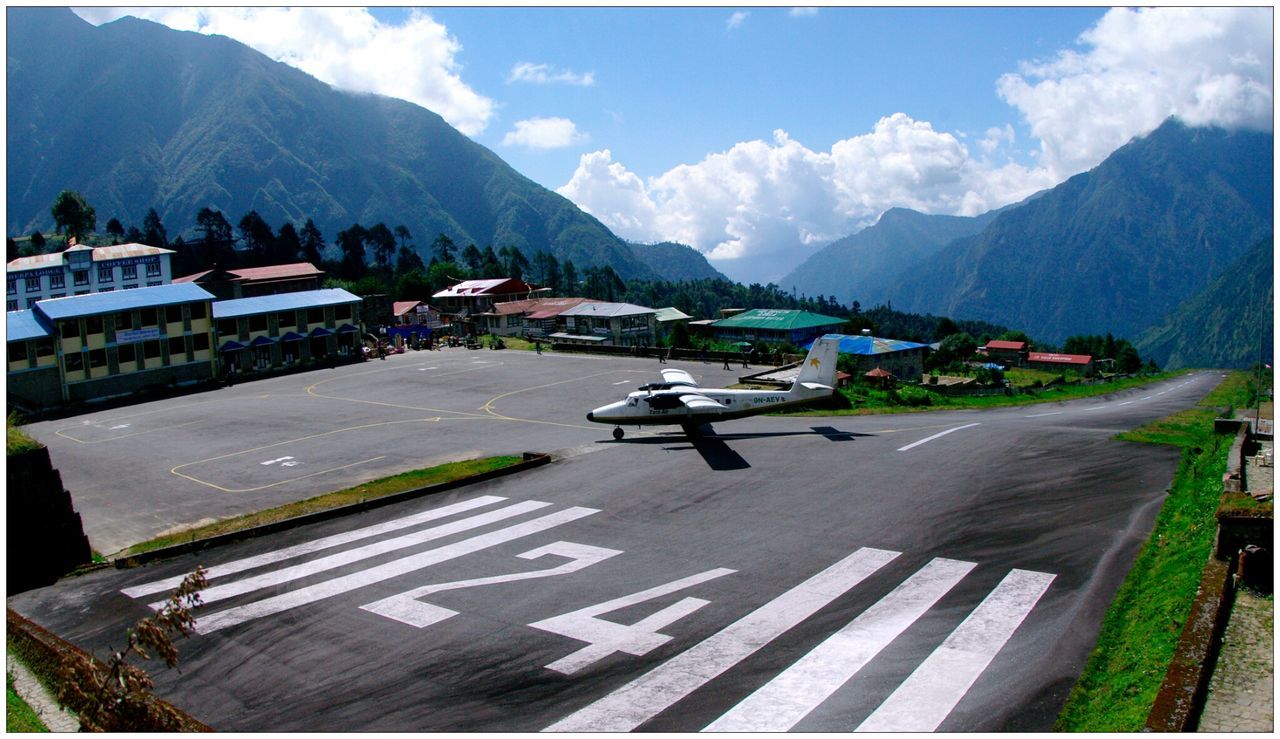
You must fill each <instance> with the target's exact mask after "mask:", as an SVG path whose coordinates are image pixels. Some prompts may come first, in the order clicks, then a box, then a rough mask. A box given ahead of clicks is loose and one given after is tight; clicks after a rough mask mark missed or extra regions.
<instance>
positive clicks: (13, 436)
mask: <svg viewBox="0 0 1280 739" xmlns="http://www.w3.org/2000/svg"><path fill="white" fill-rule="evenodd" d="M21 425H22V419H21V418H20V417H19V416H18V413H17V411H13V412H10V413H9V415H8V417H7V418H6V419H5V431H6V436H7V439H6V443H5V446H6V454H22V453H23V452H29V451H31V450H32V449H39V448H40V447H41V446H42V444H41V443H40V442H38V441H36V440H35V439H33V438H31V437H30V436H29V435H27V432H25V431H23V430H22V429H21V428H19V427H20V426H21Z"/></svg>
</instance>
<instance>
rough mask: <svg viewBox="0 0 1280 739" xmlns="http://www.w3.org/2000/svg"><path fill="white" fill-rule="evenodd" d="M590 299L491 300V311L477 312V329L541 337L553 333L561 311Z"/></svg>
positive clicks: (511, 334) (504, 334)
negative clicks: (478, 316)
mask: <svg viewBox="0 0 1280 739" xmlns="http://www.w3.org/2000/svg"><path fill="white" fill-rule="evenodd" d="M595 302H598V301H596V300H592V299H591V298H529V299H527V300H509V301H507V302H505V303H495V304H494V306H493V310H491V311H489V312H487V313H482V314H480V319H481V323H480V326H481V330H482V331H485V332H488V333H492V334H498V335H500V336H531V337H543V336H547V335H548V334H551V333H554V332H555V330H556V319H557V318H558V317H559V316H560V314H561V313H563V312H565V311H567V310H569V309H570V308H573V307H575V306H578V305H581V304H583V303H595Z"/></svg>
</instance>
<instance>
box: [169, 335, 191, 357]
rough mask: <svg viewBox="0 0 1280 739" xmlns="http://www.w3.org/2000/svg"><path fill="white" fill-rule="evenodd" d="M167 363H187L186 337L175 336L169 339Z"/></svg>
mask: <svg viewBox="0 0 1280 739" xmlns="http://www.w3.org/2000/svg"><path fill="white" fill-rule="evenodd" d="M169 361H171V362H185V361H187V337H185V336H175V337H173V338H172V339H169Z"/></svg>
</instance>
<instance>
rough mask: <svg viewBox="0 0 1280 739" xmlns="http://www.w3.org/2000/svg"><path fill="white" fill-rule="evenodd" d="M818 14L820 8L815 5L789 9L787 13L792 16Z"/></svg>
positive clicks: (804, 16) (803, 16)
mask: <svg viewBox="0 0 1280 739" xmlns="http://www.w3.org/2000/svg"><path fill="white" fill-rule="evenodd" d="M817 14H818V9H817V8H815V7H813V6H808V7H799V8H792V9H791V10H789V11H787V15H789V16H791V17H792V18H812V17H813V16H815V15H817Z"/></svg>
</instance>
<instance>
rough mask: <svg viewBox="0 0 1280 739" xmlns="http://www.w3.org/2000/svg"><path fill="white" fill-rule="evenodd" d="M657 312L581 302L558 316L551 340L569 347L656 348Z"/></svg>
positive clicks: (637, 306)
mask: <svg viewBox="0 0 1280 739" xmlns="http://www.w3.org/2000/svg"><path fill="white" fill-rule="evenodd" d="M656 316H657V311H655V310H654V309H653V308H646V307H644V306H643V305H634V304H632V303H579V304H578V305H575V306H573V307H572V308H569V309H568V310H565V311H562V312H561V313H560V315H559V316H557V317H556V322H557V327H558V328H559V329H560V330H559V331H557V332H556V333H554V334H551V335H550V336H549V337H548V338H550V339H551V340H553V341H558V342H563V343H569V344H597V345H605V346H609V345H612V346H636V347H645V346H654V345H655V344H656V343H657V319H656Z"/></svg>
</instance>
